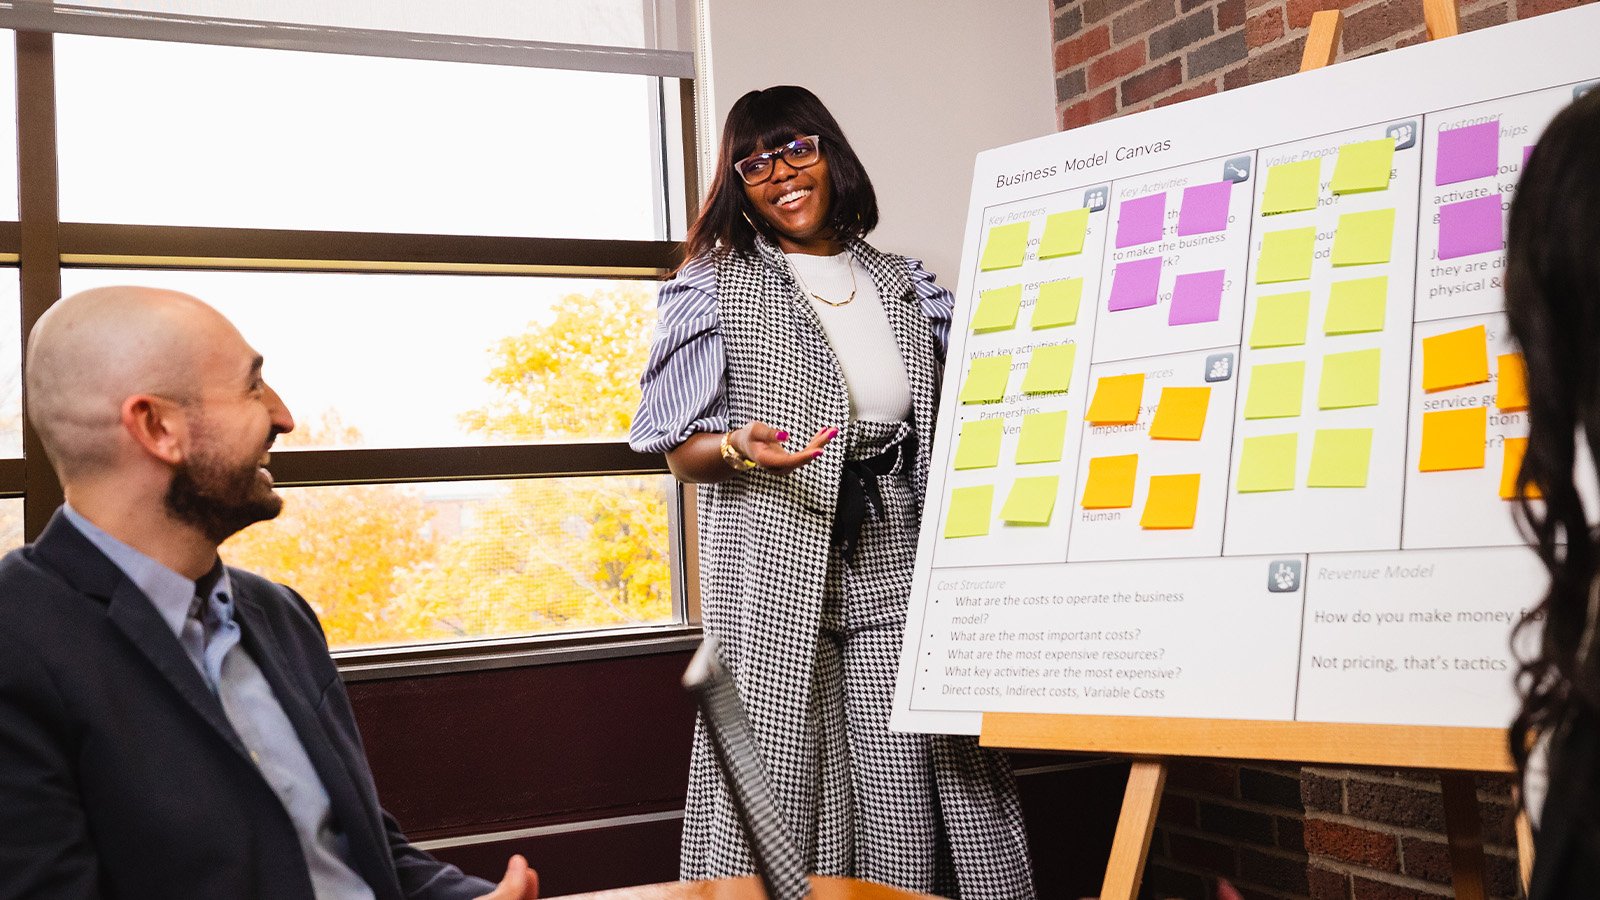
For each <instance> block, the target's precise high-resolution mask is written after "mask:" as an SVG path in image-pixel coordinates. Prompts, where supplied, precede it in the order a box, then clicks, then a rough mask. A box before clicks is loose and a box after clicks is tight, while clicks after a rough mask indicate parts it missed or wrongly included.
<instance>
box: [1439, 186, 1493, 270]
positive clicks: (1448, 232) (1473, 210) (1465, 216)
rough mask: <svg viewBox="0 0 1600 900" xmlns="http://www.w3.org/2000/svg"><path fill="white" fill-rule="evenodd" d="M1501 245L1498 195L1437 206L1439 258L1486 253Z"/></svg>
mask: <svg viewBox="0 0 1600 900" xmlns="http://www.w3.org/2000/svg"><path fill="white" fill-rule="evenodd" d="M1504 246H1505V231H1504V224H1503V220H1502V217H1501V213H1500V195H1499V194H1490V195H1489V196H1487V197H1479V198H1478V199H1476V200H1463V201H1461V202H1460V203H1447V204H1445V205H1444V206H1441V207H1439V258H1440V259H1455V258H1456V257H1458V256H1471V255H1472V254H1474V253H1488V252H1489V251H1491V250H1499V249H1501V248H1502V247H1504Z"/></svg>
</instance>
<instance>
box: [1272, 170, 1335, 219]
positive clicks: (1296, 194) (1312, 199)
mask: <svg viewBox="0 0 1600 900" xmlns="http://www.w3.org/2000/svg"><path fill="white" fill-rule="evenodd" d="M1321 178H1322V160H1320V159H1307V160H1302V161H1300V162H1292V163H1279V164H1278V165H1275V166H1273V167H1272V168H1270V169H1268V170H1267V192H1266V195H1265V196H1263V197H1262V198H1261V211H1262V212H1263V213H1265V214H1267V215H1269V216H1270V215H1275V214H1277V213H1286V212H1300V211H1301V210H1306V209H1316V208H1317V182H1318V181H1320V180H1321Z"/></svg>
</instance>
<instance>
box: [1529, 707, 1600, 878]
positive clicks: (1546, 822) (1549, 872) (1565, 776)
mask: <svg viewBox="0 0 1600 900" xmlns="http://www.w3.org/2000/svg"><path fill="white" fill-rule="evenodd" d="M1597 776H1600V734H1596V726H1595V724H1594V722H1593V720H1591V719H1583V720H1581V721H1579V722H1578V723H1576V724H1574V725H1571V726H1569V727H1566V728H1563V729H1560V730H1559V731H1558V732H1557V733H1556V735H1555V737H1554V738H1553V739H1552V740H1551V745H1550V781H1549V791H1548V793H1547V795H1546V797H1545V802H1544V810H1543V811H1542V812H1541V813H1540V815H1539V831H1538V833H1537V834H1536V835H1535V836H1534V842H1533V848H1534V853H1533V878H1532V879H1531V882H1530V884H1529V885H1528V897H1529V900H1577V898H1583V900H1592V898H1595V897H1600V810H1596V809H1590V808H1585V806H1584V800H1583V798H1586V797H1591V796H1594V793H1593V792H1594V788H1595V778H1596V777H1597Z"/></svg>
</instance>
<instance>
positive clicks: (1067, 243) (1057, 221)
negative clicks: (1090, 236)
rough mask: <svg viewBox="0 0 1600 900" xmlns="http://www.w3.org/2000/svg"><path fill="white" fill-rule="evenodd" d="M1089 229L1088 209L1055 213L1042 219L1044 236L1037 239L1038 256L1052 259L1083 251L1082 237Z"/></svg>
mask: <svg viewBox="0 0 1600 900" xmlns="http://www.w3.org/2000/svg"><path fill="white" fill-rule="evenodd" d="M1088 231H1089V211H1088V210H1087V209H1074V210H1069V211H1067V212H1061V213H1056V214H1055V215H1052V216H1051V217H1049V218H1048V219H1045V220H1044V237H1042V238H1040V239H1039V258H1040V259H1054V258H1056V257H1058V256H1071V255H1073V254H1074V253H1082V252H1083V237H1084V235H1085V234H1087V233H1088Z"/></svg>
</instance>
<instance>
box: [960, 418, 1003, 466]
mask: <svg viewBox="0 0 1600 900" xmlns="http://www.w3.org/2000/svg"><path fill="white" fill-rule="evenodd" d="M1003 434H1005V420H1004V419H978V420H976V421H972V422H963V423H962V424H961V440H960V441H959V442H958V443H957V444H956V468H957V469H987V468H989V467H990V466H997V465H999V464H1000V437H1001V436H1002V435H1003Z"/></svg>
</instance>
